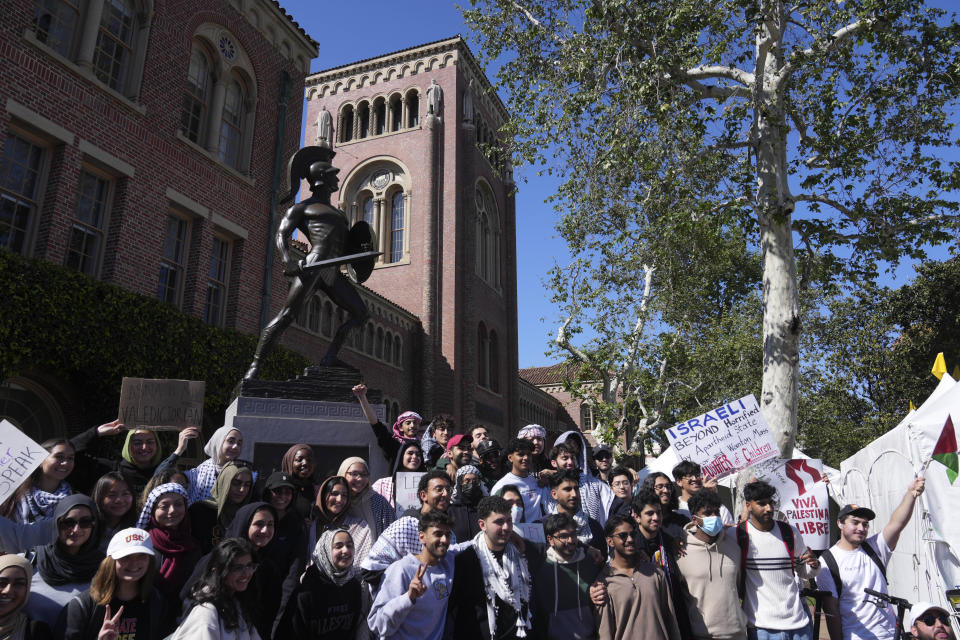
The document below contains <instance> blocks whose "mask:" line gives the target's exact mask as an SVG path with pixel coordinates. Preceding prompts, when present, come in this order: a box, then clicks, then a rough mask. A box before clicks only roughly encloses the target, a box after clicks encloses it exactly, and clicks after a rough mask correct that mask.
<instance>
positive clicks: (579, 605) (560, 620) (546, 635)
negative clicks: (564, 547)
mask: <svg viewBox="0 0 960 640" xmlns="http://www.w3.org/2000/svg"><path fill="white" fill-rule="evenodd" d="M602 568H603V563H595V562H593V561H592V560H591V559H590V558H588V557H586V555H585V554H584V552H583V550H582V549H577V553H576V554H575V555H574V557H573V559H572V560H569V561H567V560H564V559H563V557H562V556H560V554H558V553H557V552H556V551H554V550H553V549H548V550H547V554H546V559H545V562H542V563H540V565H539V566H538V567H537V568H536V569H533V567H531V573H532V575H533V583H534V584H535V585H537V587H536V589H534V592H533V595H534V598H535V599H536V607H535V609H534V624H533V628H534V637H535V638H542V639H544V640H546V639H550V640H553V639H554V638H557V639H559V638H564V639H567V638H569V639H571V640H573V639H577V638H595V637H596V635H595V633H594V628H595V626H596V623H595V621H594V615H593V607H592V605H591V602H592V601H591V600H590V585H591V584H592V583H593V580H594V579H595V578H596V577H597V574H599V573H600V570H601V569H602Z"/></svg>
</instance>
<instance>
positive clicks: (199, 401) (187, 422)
mask: <svg viewBox="0 0 960 640" xmlns="http://www.w3.org/2000/svg"><path fill="white" fill-rule="evenodd" d="M205 389H206V383H204V382H203V381H195V380H152V379H149V378H124V379H123V384H121V386H120V411H119V413H118V415H117V417H118V418H120V422H122V423H123V425H124V426H125V427H127V428H128V429H134V428H136V429H153V430H157V431H162V430H171V431H179V430H181V429H184V428H185V427H197V426H200V424H201V420H202V419H203V394H204V391H205Z"/></svg>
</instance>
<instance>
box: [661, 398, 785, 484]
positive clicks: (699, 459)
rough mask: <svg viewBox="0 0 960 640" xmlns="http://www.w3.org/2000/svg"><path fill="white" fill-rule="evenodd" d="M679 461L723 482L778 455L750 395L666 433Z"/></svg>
mask: <svg viewBox="0 0 960 640" xmlns="http://www.w3.org/2000/svg"><path fill="white" fill-rule="evenodd" d="M666 431H667V439H668V440H669V441H670V444H671V445H673V447H674V448H675V449H676V451H677V456H678V457H679V458H680V459H681V460H691V461H693V462H696V463H697V464H699V465H700V467H701V469H702V470H703V472H704V473H705V474H707V475H709V476H712V477H714V478H723V477H725V476H728V475H730V474H732V473H736V472H737V471H740V470H741V469H746V468H747V467H751V466H753V465H755V464H757V463H758V462H762V461H764V460H769V459H770V458H776V457H777V456H778V455H779V454H780V450H779V448H778V447H777V442H776V440H775V439H774V437H773V434H771V433H770V427H768V426H767V422H766V420H764V419H763V414H762V413H760V406H759V405H758V404H757V399H756V398H754V397H753V394H751V395H748V396H744V397H742V398H740V399H739V400H735V401H733V402H730V403H728V404H725V405H723V406H720V407H717V408H716V409H713V410H712V411H708V412H706V413H704V414H702V415H699V416H697V417H696V418H691V419H690V420H687V421H686V422H681V423H679V424H676V425H674V426H673V427H671V428H669V429H667V430H666Z"/></svg>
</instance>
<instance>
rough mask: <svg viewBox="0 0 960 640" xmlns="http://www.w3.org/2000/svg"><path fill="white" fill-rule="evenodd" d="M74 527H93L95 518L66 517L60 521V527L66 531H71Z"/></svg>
mask: <svg viewBox="0 0 960 640" xmlns="http://www.w3.org/2000/svg"><path fill="white" fill-rule="evenodd" d="M74 527H80V528H81V529H92V528H93V518H80V519H78V520H75V519H73V518H64V519H63V520H61V521H60V528H61V529H63V530H64V531H70V530H71V529H73V528H74Z"/></svg>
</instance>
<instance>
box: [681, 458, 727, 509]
mask: <svg viewBox="0 0 960 640" xmlns="http://www.w3.org/2000/svg"><path fill="white" fill-rule="evenodd" d="M673 479H674V480H676V481H677V486H678V487H680V500H679V504H678V505H677V509H676V511H677V513H679V514H680V515H682V516H683V517H685V518H687V519H690V508H689V507H688V506H687V503H688V502H689V501H690V497H691V496H693V495H694V494H695V493H699V492H700V491H702V490H704V489H706V490H707V491H714V492H715V491H716V490H717V481H716V480H714V479H713V478H710V477H709V476H704V474H703V471H702V470H701V469H700V465H698V464H697V463H696V462H692V461H690V460H683V461H681V462H680V464H678V465H677V466H675V467H674V468H673ZM720 517H721V518H723V524H733V514H732V513H730V509H727V507H726V506H724V505H723V504H721V505H720Z"/></svg>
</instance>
